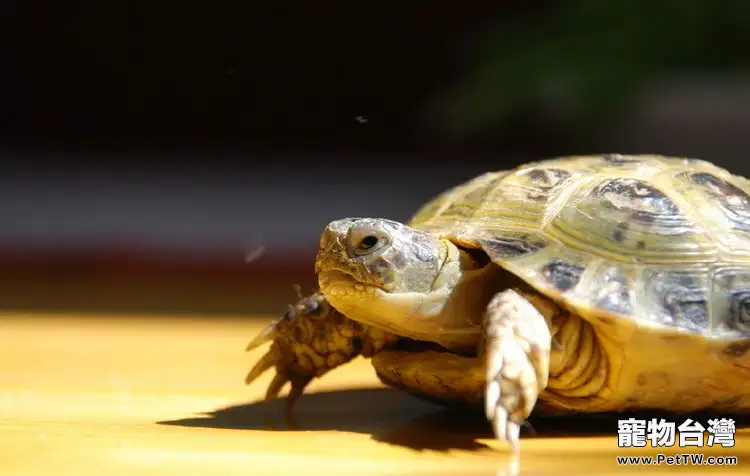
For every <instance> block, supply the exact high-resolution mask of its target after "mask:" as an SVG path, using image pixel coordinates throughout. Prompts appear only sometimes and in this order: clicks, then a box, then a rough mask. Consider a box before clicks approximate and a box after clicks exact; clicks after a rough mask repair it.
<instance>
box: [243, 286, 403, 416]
mask: <svg viewBox="0 0 750 476" xmlns="http://www.w3.org/2000/svg"><path fill="white" fill-rule="evenodd" d="M396 339H397V337H396V336H394V335H392V334H388V333H386V332H384V331H382V330H379V329H376V328H373V327H370V326H366V325H364V324H360V323H358V322H355V321H353V320H351V319H349V318H347V317H346V316H344V315H343V314H341V313H340V312H338V311H337V310H336V309H334V308H333V306H331V305H330V304H328V302H327V301H326V300H325V298H324V297H323V295H322V294H321V293H319V292H315V293H313V294H311V295H310V296H307V297H303V296H301V295H300V298H299V300H298V301H297V302H296V303H295V304H293V305H291V306H289V311H287V313H286V314H284V316H283V317H282V318H280V319H277V320H275V321H273V322H272V323H271V324H270V325H269V326H268V327H266V328H265V329H264V330H263V331H262V332H261V333H260V334H259V335H258V336H256V337H255V338H254V339H253V340H252V341H251V342H250V344H248V346H247V350H248V351H250V350H253V349H255V348H257V347H260V346H261V345H263V344H265V343H266V342H268V341H271V347H270V348H269V349H268V352H266V354H264V355H263V357H261V358H260V360H259V361H258V362H256V364H255V366H253V368H252V369H251V370H250V372H249V373H248V374H247V377H246V378H245V383H246V384H248V385H249V384H250V383H252V382H253V381H255V380H256V379H257V378H258V377H260V376H261V375H263V374H264V373H265V372H266V371H267V370H268V369H270V368H271V367H275V370H276V375H275V376H274V378H273V380H272V381H271V383H270V384H269V386H268V389H267V391H266V400H271V399H273V398H276V397H277V396H278V395H279V392H281V390H282V388H283V387H284V386H285V385H286V384H287V383H291V386H292V388H291V390H290V392H289V396H288V397H287V411H288V412H291V410H292V409H293V407H294V404H295V403H296V402H297V400H298V399H299V397H301V396H302V394H303V393H304V389H305V387H307V385H308V384H309V383H310V382H311V381H312V380H313V379H314V378H318V377H321V376H322V375H323V374H325V373H326V372H328V371H330V370H332V369H334V368H336V367H339V366H340V365H343V364H345V363H346V362H349V361H350V360H352V359H354V358H355V357H357V356H358V355H362V356H364V357H371V356H372V355H373V354H374V353H375V352H377V351H379V350H381V349H382V348H383V347H384V346H385V345H387V344H389V343H391V342H394V341H395V340H396Z"/></svg>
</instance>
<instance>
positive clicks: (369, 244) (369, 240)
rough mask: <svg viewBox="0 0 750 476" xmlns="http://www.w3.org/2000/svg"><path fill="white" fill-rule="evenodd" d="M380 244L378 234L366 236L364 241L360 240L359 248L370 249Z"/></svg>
mask: <svg viewBox="0 0 750 476" xmlns="http://www.w3.org/2000/svg"><path fill="white" fill-rule="evenodd" d="M377 244H378V238H377V237H376V236H372V235H370V236H365V237H364V238H363V239H362V241H360V242H359V246H358V248H359V249H362V250H369V249H370V248H373V247H374V246H375V245H377Z"/></svg>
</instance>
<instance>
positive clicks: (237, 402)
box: [0, 315, 750, 476]
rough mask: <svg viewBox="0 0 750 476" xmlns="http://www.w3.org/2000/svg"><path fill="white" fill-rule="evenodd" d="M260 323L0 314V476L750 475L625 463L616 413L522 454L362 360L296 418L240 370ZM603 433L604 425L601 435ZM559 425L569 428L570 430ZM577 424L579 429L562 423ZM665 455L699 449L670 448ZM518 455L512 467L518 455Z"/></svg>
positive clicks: (746, 461) (528, 442)
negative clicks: (395, 386) (384, 379)
mask: <svg viewBox="0 0 750 476" xmlns="http://www.w3.org/2000/svg"><path fill="white" fill-rule="evenodd" d="M262 324H264V321H255V322H253V321H248V320H240V319H237V320H232V319H186V318H159V317H158V316H155V317H149V318H145V317H141V318H137V317H116V318H110V317H106V316H96V317H83V318H76V317H59V316H58V317H44V316H25V315H21V316H17V315H14V316H5V317H3V318H0V385H2V386H1V387H0V475H3V476H7V475H24V476H31V475H56V476H62V475H77V476H85V475H107V476H114V475H120V474H123V475H124V474H128V475H131V474H132V475H135V474H137V475H152V474H153V475H167V474H170V475H171V474H174V475H240V474H242V475H258V474H294V475H304V474H357V475H365V474H440V475H442V474H445V475H473V474H484V475H496V474H500V475H501V474H513V472H512V470H513V468H517V469H519V470H520V474H539V475H542V474H558V475H559V474H592V475H593V474H602V475H603V474H612V473H616V472H633V471H637V472H638V473H639V474H662V473H664V472H665V471H680V472H681V473H683V474H713V473H716V474H721V473H728V472H734V473H748V470H750V431H748V430H741V431H740V432H739V433H738V434H737V438H736V439H737V446H736V447H734V448H729V449H724V448H720V447H719V448H705V449H704V451H703V453H706V454H714V455H732V456H738V457H739V466H735V467H718V466H711V467H709V466H703V467H696V466H690V465H681V466H667V465H661V466H651V467H648V466H637V467H629V468H624V467H620V468H618V466H617V464H616V462H615V456H617V455H639V454H650V455H655V454H657V453H659V451H657V450H656V449H653V448H645V449H641V450H633V449H630V450H628V449H620V448H618V447H617V437H616V427H617V425H616V419H612V420H610V421H609V422H607V423H606V424H603V425H602V424H599V425H598V427H597V428H596V429H587V428H586V427H585V425H583V424H582V423H581V422H580V420H575V419H573V420H563V421H562V422H558V423H550V422H549V421H547V422H544V421H542V422H540V423H538V424H535V429H536V431H537V436H536V437H533V436H529V435H524V436H523V440H522V454H521V457H520V460H519V461H515V462H514V461H513V460H512V459H509V457H508V453H507V452H506V449H505V447H504V446H503V445H499V444H496V443H495V442H494V441H493V440H492V438H491V435H490V433H489V427H488V426H487V424H486V423H485V422H484V421H483V420H482V418H481V415H480V417H478V418H477V417H473V418H472V417H468V416H466V415H461V414H457V413H455V412H449V411H445V410H442V409H440V408H439V407H434V406H431V405H429V404H425V403H422V402H419V401H417V400H415V399H413V398H411V397H409V396H406V395H404V394H402V393H400V392H396V391H393V390H390V389H384V388H383V387H382V386H381V385H380V384H379V383H377V380H376V379H375V377H374V374H373V372H372V370H371V368H370V367H369V365H368V364H367V362H366V361H363V360H357V361H355V362H353V363H351V364H348V365H346V366H344V367H342V368H341V369H339V370H338V371H334V372H332V373H331V374H329V375H328V376H326V377H325V378H323V379H322V380H319V381H317V382H315V383H314V384H313V385H312V386H311V387H310V390H309V391H310V392H314V393H313V394H310V395H307V396H306V397H303V399H302V400H301V401H300V403H299V406H298V407H297V412H296V415H297V422H296V425H297V427H296V429H295V427H291V428H290V426H289V425H288V424H287V422H285V421H284V419H283V416H282V415H283V414H282V411H281V408H282V407H281V402H279V401H276V402H271V403H254V402H257V401H258V400H259V398H260V396H261V394H262V392H263V391H264V388H265V384H267V383H268V382H269V380H270V378H271V375H270V374H269V375H265V376H264V377H263V378H262V379H261V380H260V381H258V382H256V383H255V384H254V385H253V386H251V387H249V388H248V387H246V386H245V385H244V384H243V378H244V375H245V373H246V372H247V370H248V368H249V366H250V365H251V363H252V362H253V361H254V360H255V359H256V358H257V357H258V356H259V355H260V354H261V353H262V352H263V351H264V350H265V349H260V350H257V351H254V352H252V353H245V352H244V347H245V345H246V343H247V342H248V340H249V339H250V338H251V337H252V336H254V334H255V333H256V332H257V331H258V330H259V329H260V327H261V325H262ZM601 434H604V435H607V436H600V435H601ZM563 435H568V436H563ZM570 435H575V437H573V436H570ZM663 452H664V453H667V454H676V453H696V452H697V451H696V450H695V449H691V450H680V449H678V448H671V449H668V450H666V451H663ZM514 463H517V465H518V466H517V467H516V466H514Z"/></svg>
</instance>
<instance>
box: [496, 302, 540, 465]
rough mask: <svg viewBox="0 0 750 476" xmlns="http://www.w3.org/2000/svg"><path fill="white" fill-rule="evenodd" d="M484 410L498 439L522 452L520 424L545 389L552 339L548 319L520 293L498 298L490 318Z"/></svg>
mask: <svg viewBox="0 0 750 476" xmlns="http://www.w3.org/2000/svg"><path fill="white" fill-rule="evenodd" d="M486 319H487V320H486V359H487V374H486V377H487V388H486V394H485V411H486V415H487V419H488V420H489V421H490V422H492V427H493V430H494V433H495V437H496V438H497V439H499V440H503V441H508V442H509V443H510V445H511V447H512V448H513V450H514V451H517V450H518V449H519V444H520V443H519V436H520V431H521V426H522V425H523V424H524V421H525V420H526V418H527V417H528V416H529V415H530V414H531V411H532V410H533V409H534V405H535V404H536V401H537V397H538V396H539V393H540V392H541V391H542V390H543V389H544V388H545V387H546V386H547V381H548V378H549V377H548V372H549V356H550V346H551V345H552V343H551V341H552V339H551V336H550V332H549V328H548V327H547V323H546V321H545V320H544V317H543V316H542V315H541V314H540V313H539V311H537V309H536V308H535V307H534V306H533V305H532V304H531V303H530V302H528V301H527V300H526V299H524V298H523V297H522V296H521V295H520V294H518V293H517V292H515V291H513V290H506V291H503V292H501V293H499V294H497V295H496V296H495V297H494V298H493V299H492V301H491V302H490V304H489V305H488V308H487V317H486Z"/></svg>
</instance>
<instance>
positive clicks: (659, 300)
mask: <svg viewBox="0 0 750 476" xmlns="http://www.w3.org/2000/svg"><path fill="white" fill-rule="evenodd" d="M410 225H411V226H413V227H414V228H416V229H419V230H423V231H428V232H431V233H433V234H435V235H438V236H440V237H444V238H448V239H451V240H452V241H454V242H455V243H456V244H457V245H459V246H463V247H466V248H477V249H482V250H484V252H486V253H487V255H488V256H489V257H490V258H491V259H492V260H493V261H494V262H495V263H497V264H498V265H499V266H501V267H503V268H505V269H506V270H508V271H510V272H511V273H513V274H515V275H517V276H519V277H520V278H522V279H523V280H525V281H526V282H527V283H528V284H529V285H531V286H532V287H534V288H535V289H537V290H538V291H539V292H541V293H543V294H545V295H546V296H548V297H550V298H551V299H553V300H555V301H557V302H559V303H562V304H563V305H564V306H565V307H567V308H569V309H571V310H574V311H576V312H577V313H578V315H580V316H581V317H583V318H584V319H586V320H589V321H592V322H599V321H597V318H598V319H601V320H610V321H611V320H612V319H613V318H614V319H629V320H631V321H632V322H633V323H634V324H635V325H636V326H654V327H656V328H659V329H662V330H665V331H666V330H670V329H671V331H673V332H674V331H677V332H688V333H691V334H693V335H695V334H698V335H704V336H715V337H725V338H731V337H743V336H744V337H747V336H748V335H750V181H748V180H747V179H745V178H742V177H739V176H736V175H732V174H731V173H729V172H728V171H727V170H725V169H722V168H720V167H717V166H715V165H713V164H711V163H709V162H706V161H703V160H697V159H690V158H675V157H663V156H656V155H616V154H610V155H599V156H577V157H564V158H558V159H553V160H545V161H540V162H534V163H529V164H525V165H522V166H520V167H518V168H516V169H513V170H510V171H500V172H491V173H487V174H484V175H481V176H479V177H477V178H474V179H472V180H470V181H468V182H465V183H463V184H461V185H458V186H457V187H455V188H452V189H450V190H448V191H446V192H444V193H443V194H441V195H439V196H438V197H436V198H435V199H433V200H432V201H430V202H428V203H427V204H425V205H424V206H423V207H422V208H421V209H420V210H419V211H418V212H417V213H416V214H415V215H414V217H413V218H412V220H411V222H410Z"/></svg>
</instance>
